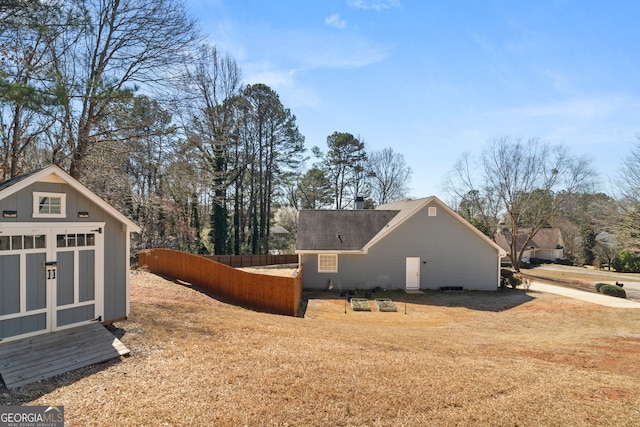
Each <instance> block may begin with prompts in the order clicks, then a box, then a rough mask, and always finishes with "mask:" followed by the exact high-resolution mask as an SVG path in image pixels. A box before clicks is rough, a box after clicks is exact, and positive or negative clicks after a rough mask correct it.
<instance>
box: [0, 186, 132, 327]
mask: <svg viewBox="0 0 640 427" xmlns="http://www.w3.org/2000/svg"><path fill="white" fill-rule="evenodd" d="M33 192H50V193H64V194H66V218H46V219H45V218H33V215H32V211H33ZM4 210H10V211H17V217H16V218H0V226H1V224H2V223H20V222H21V223H26V222H38V223H45V222H46V223H56V224H59V223H82V222H104V223H105V227H104V230H103V233H104V318H103V321H110V320H115V319H121V318H125V317H126V316H127V288H126V286H127V276H128V274H129V271H128V269H127V265H128V263H127V261H128V260H127V259H126V257H127V253H128V250H127V243H128V240H127V229H126V227H123V224H122V223H121V222H120V221H118V220H117V219H116V218H114V217H113V216H112V215H110V214H109V213H108V212H106V211H105V210H104V209H102V208H101V207H100V206H98V205H96V204H95V203H94V202H93V201H91V200H90V199H89V198H87V197H86V196H85V195H84V194H82V193H80V192H79V191H77V190H75V189H74V188H72V187H71V186H70V185H68V184H59V183H48V182H36V183H34V184H32V185H29V186H27V187H25V188H24V189H22V190H20V191H18V192H16V193H14V194H11V195H9V196H7V197H5V198H4V199H2V200H0V212H1V211H4ZM80 211H84V212H88V213H89V217H88V218H78V212H80ZM73 315H74V316H76V315H77V314H75V313H74V314H73Z"/></svg>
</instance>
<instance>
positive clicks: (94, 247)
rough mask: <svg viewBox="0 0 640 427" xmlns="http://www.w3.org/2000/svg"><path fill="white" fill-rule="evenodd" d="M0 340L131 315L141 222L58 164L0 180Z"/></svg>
mask: <svg viewBox="0 0 640 427" xmlns="http://www.w3.org/2000/svg"><path fill="white" fill-rule="evenodd" d="M0 213H1V214H2V216H1V217H0V341H3V340H4V341H8V340H11V339H16V338H23V337H27V336H31V335H37V334H42V333H47V332H53V331H57V330H60V329H65V328H69V327H74V326H79V325H83V324H87V323H89V322H92V321H96V320H97V321H101V322H103V323H107V322H111V321H115V320H122V319H125V318H126V317H127V316H128V315H129V243H130V240H129V236H130V233H131V232H140V228H139V227H138V226H137V225H136V224H134V223H133V222H132V221H131V220H129V219H128V218H127V217H125V216H124V215H122V214H121V213H119V212H118V211H117V210H115V209H114V208H113V207H111V206H110V205H109V204H108V203H107V202H105V201H104V200H102V199H101V198H99V197H98V196H97V195H95V194H94V193H92V192H91V191H89V190H88V189H87V188H86V187H84V186H83V185H82V184H80V183H79V182H78V181H76V180H75V179H73V178H72V177H71V176H70V175H68V174H67V173H65V172H64V171H63V170H62V169H60V168H58V167H57V166H49V167H47V168H44V169H41V170H39V171H36V172H33V173H30V174H26V175H22V176H19V177H17V178H13V179H11V180H8V181H5V182H2V183H0Z"/></svg>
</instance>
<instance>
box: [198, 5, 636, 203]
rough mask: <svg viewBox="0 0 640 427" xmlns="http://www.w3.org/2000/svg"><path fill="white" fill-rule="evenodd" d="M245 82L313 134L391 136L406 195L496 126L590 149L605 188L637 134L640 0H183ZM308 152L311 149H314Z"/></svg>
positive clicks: (420, 190)
mask: <svg viewBox="0 0 640 427" xmlns="http://www.w3.org/2000/svg"><path fill="white" fill-rule="evenodd" d="M186 5H187V8H188V9H189V10H190V11H191V12H192V13H193V15H194V16H195V17H197V19H198V20H199V21H200V24H201V27H202V30H203V32H204V33H205V34H206V35H207V38H208V40H209V41H210V42H211V43H213V44H215V45H216V46H217V47H218V49H220V50H221V51H222V52H227V53H229V54H230V55H231V56H232V57H233V58H234V59H235V60H236V62H237V63H238V64H239V66H240V67H241V69H242V73H243V79H244V82H245V83H265V84H267V85H269V86H270V87H271V88H272V89H274V90H275V91H276V92H277V93H278V94H279V95H280V99H281V101H282V103H283V104H284V106H285V107H287V108H289V109H291V111H292V112H293V113H294V114H295V115H296V117H297V122H298V126H299V128H300V131H301V132H302V133H303V135H305V138H306V146H307V147H308V148H309V149H310V148H311V147H313V146H319V147H321V148H322V149H325V148H326V138H327V136H328V135H330V134H331V133H333V132H334V131H339V132H350V133H352V134H354V135H356V136H360V137H361V138H363V139H364V141H365V142H366V144H367V146H368V147H369V149H370V150H382V149H383V148H385V147H392V148H393V149H394V151H396V152H399V153H402V154H403V155H404V156H405V158H406V160H407V162H408V164H409V165H410V166H411V168H412V169H413V177H412V180H411V183H410V187H411V192H410V195H411V196H412V197H426V196H431V195H436V196H438V197H440V198H442V199H443V200H445V201H447V199H448V195H447V194H446V193H444V191H443V189H442V184H443V179H444V177H445V175H446V173H447V172H448V171H449V170H450V169H451V168H452V166H453V164H454V162H455V161H456V160H457V159H458V158H459V157H460V155H461V154H462V153H464V152H469V153H471V154H473V155H476V154H479V153H480V152H481V150H482V148H483V147H484V146H485V144H486V142H487V141H488V140H490V139H491V138H494V137H502V136H509V137H513V138H523V139H528V138H531V137H538V138H541V139H542V140H543V141H545V142H548V143H550V144H553V145H556V144H560V145H564V146H567V147H569V149H570V151H571V152H572V153H573V154H575V155H578V156H583V155H584V156H588V157H590V158H592V159H593V165H594V169H596V170H597V171H599V172H600V179H601V181H602V182H603V190H606V188H605V187H604V186H605V185H607V183H608V181H609V179H610V178H613V175H614V174H615V171H616V169H617V168H618V167H619V166H620V164H621V162H622V160H623V158H624V156H625V155H627V154H628V153H629V152H630V151H631V150H632V149H633V148H634V146H635V145H636V143H637V142H638V141H639V140H638V136H637V135H638V134H640V27H639V26H638V25H639V24H638V23H639V22H640V2H639V1H637V0H631V1H624V0H611V1H604V0H603V1H589V0H557V1H551V0H548V1H547V0H540V1H516V0H513V1H507V0H502V1H498V0H482V1H480V0H478V1H456V0H451V1H435V0H434V1H419V0H413V1H409V0H297V1H296V0H277V1H274V0H270V1H269V0H242V1H239V0H213V1H208V0H187V1H186ZM309 154H310V153H309Z"/></svg>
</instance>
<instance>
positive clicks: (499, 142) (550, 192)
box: [449, 137, 593, 271]
mask: <svg viewBox="0 0 640 427" xmlns="http://www.w3.org/2000/svg"><path fill="white" fill-rule="evenodd" d="M480 166H481V168H480V175H479V176H478V175H474V174H472V173H471V172H470V171H469V174H468V175H466V174H465V173H453V174H452V176H454V177H456V176H457V177H459V178H462V181H461V182H460V181H459V182H455V183H451V184H450V185H449V187H450V188H457V189H461V188H465V186H466V190H467V191H466V192H465V193H464V194H466V193H468V192H470V191H478V192H479V195H480V196H481V197H483V198H484V197H485V196H486V198H487V199H490V200H495V201H496V203H498V206H500V209H501V213H502V214H503V215H504V217H505V219H506V221H507V223H508V225H509V227H510V232H509V235H508V236H506V237H507V241H508V242H509V246H510V257H511V261H512V264H513V266H514V268H515V269H516V271H519V269H520V264H521V261H522V254H523V253H524V251H525V249H526V247H527V243H528V242H529V241H530V240H531V238H532V237H533V236H535V234H536V233H537V232H538V230H540V229H541V228H542V227H544V226H545V225H548V224H549V223H550V220H551V219H552V218H553V217H554V215H555V214H556V213H557V212H558V211H559V210H560V208H561V207H562V206H563V205H564V203H565V202H566V201H567V199H568V198H569V197H570V196H571V195H573V194H575V193H576V192H580V191H586V190H590V189H591V185H592V179H593V172H592V170H591V167H590V161H589V160H588V159H585V158H577V157H574V156H572V155H570V154H569V152H568V151H567V149H566V148H564V147H562V146H554V147H552V146H550V145H549V144H547V143H544V142H542V141H540V140H539V139H535V138H534V139H529V140H528V141H522V140H520V139H515V140H514V139H511V138H507V137H503V138H498V139H494V140H492V141H490V142H489V144H488V145H487V146H486V148H485V150H484V151H483V152H482V155H481V162H480ZM476 182H480V183H481V186H478V185H476ZM525 221H526V223H525ZM524 227H526V228H524ZM523 241H524V244H523V243H522V242H523Z"/></svg>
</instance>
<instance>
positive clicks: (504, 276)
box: [500, 268, 522, 289]
mask: <svg viewBox="0 0 640 427" xmlns="http://www.w3.org/2000/svg"><path fill="white" fill-rule="evenodd" d="M513 273H514V272H513V271H512V270H509V269H507V268H502V269H500V287H501V288H506V287H507V286H510V287H512V288H513V289H515V288H517V287H518V286H519V285H520V284H521V283H522V279H520V278H519V277H518V276H515V275H514V274H513Z"/></svg>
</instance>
